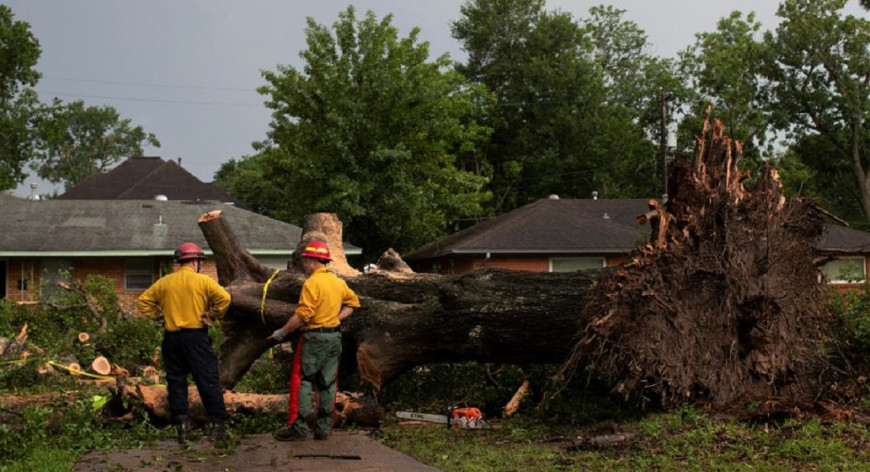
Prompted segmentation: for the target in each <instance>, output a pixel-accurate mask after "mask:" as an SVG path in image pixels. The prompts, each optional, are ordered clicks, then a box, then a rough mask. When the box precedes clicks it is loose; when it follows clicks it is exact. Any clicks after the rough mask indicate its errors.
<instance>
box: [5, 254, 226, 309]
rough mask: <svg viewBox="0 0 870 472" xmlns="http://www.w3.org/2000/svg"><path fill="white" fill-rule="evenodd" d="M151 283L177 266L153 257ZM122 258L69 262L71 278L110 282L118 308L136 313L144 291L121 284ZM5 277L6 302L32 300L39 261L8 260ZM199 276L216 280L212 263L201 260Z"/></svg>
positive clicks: (36, 295) (35, 294)
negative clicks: (164, 269)
mask: <svg viewBox="0 0 870 472" xmlns="http://www.w3.org/2000/svg"><path fill="white" fill-rule="evenodd" d="M153 260H154V267H153V272H152V281H156V280H157V279H158V278H160V267H161V266H171V267H173V268H175V267H177V266H176V265H175V264H174V263H173V261H172V259H171V258H168V257H167V258H155V259H153ZM126 261H127V259H126V258H111V257H104V258H82V259H73V260H72V261H71V262H72V271H71V274H70V275H71V276H72V280H73V281H75V282H79V283H81V282H84V281H85V280H86V279H87V278H88V276H91V275H94V276H102V277H105V278H107V279H109V280H111V281H112V284H113V287H114V290H115V293H116V294H118V298H119V305H120V306H121V308H122V309H123V310H124V311H125V312H127V313H132V312H134V311H135V310H136V298H138V297H139V295H141V294H142V293H143V292H144V291H145V290H144V289H140V290H128V289H127V288H126V284H125V273H124V267H125V263H126ZM8 267H9V268H8V274H7V277H6V299H7V300H9V301H35V300H38V299H39V285H40V283H41V282H42V277H41V274H42V264H41V261H40V260H39V259H10V260H9V261H8ZM200 272H201V273H203V274H205V275H208V276H209V277H211V278H213V279H214V280H217V266H216V265H215V262H214V260H212V259H207V260H205V261H203V263H202V268H201V270H200ZM22 277H23V278H24V280H26V281H27V283H26V285H27V288H26V289H24V290H22V289H21V288H20V286H19V280H20V279H22Z"/></svg>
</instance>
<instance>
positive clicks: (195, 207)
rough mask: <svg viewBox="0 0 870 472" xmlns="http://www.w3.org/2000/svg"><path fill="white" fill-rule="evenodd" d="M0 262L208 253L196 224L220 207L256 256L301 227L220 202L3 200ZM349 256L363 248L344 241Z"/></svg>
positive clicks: (282, 250)
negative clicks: (194, 247) (184, 247)
mask: <svg viewBox="0 0 870 472" xmlns="http://www.w3.org/2000/svg"><path fill="white" fill-rule="evenodd" d="M0 205H2V208H0V257H10V256H36V255H38V256H47V255H59V256H60V255H91V256H103V255H105V256H110V255H171V253H172V251H174V250H175V248H176V247H178V245H179V244H180V243H181V242H184V241H192V242H194V243H196V244H199V245H200V246H201V247H202V248H203V249H207V248H208V245H207V244H206V241H205V237H204V236H203V235H202V231H201V230H200V229H199V225H198V224H197V219H198V218H199V217H200V215H202V214H204V213H207V212H209V211H213V210H221V211H222V212H223V217H224V218H226V220H227V222H228V223H229V224H230V227H231V228H232V229H233V232H234V233H235V235H236V237H237V238H238V240H239V243H240V244H241V245H242V247H244V248H245V249H246V250H247V251H248V252H250V253H251V254H253V255H289V254H291V253H292V252H293V250H294V249H295V248H296V244H297V243H298V242H299V238H300V236H301V233H302V229H301V228H299V227H298V226H295V225H291V224H288V223H284V222H281V221H278V220H274V219H271V218H268V217H266V216H263V215H259V214H257V213H253V212H251V211H247V210H244V209H241V208H237V207H235V206H233V205H227V204H225V203H218V202H213V201H212V202H209V201H190V202H188V201H172V200H170V201H157V200H41V201H31V200H24V199H17V198H13V199H7V198H4V199H2V200H0ZM345 253H346V254H349V255H351V254H359V253H360V248H358V247H356V246H353V245H351V244H347V243H345Z"/></svg>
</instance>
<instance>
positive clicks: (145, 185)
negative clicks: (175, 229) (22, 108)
mask: <svg viewBox="0 0 870 472" xmlns="http://www.w3.org/2000/svg"><path fill="white" fill-rule="evenodd" d="M157 195H164V196H166V198H168V199H169V200H197V199H199V200H215V201H220V202H233V203H236V204H238V203H239V202H236V201H235V200H234V199H233V198H232V196H230V194H229V193H227V192H226V191H224V190H223V189H221V188H219V187H217V186H215V185H212V184H207V183H205V182H202V181H201V180H199V179H198V178H196V177H195V176H194V175H193V174H191V173H190V172H188V171H186V170H185V169H184V168H183V167H181V165H179V164H177V163H176V162H175V161H171V160H170V161H164V160H163V159H161V158H160V157H131V158H129V159H127V160H125V161H124V162H122V163H121V164H120V165H118V166H117V167H115V168H114V169H112V170H110V171H109V172H105V173H102V172H97V173H95V174H91V175H90V176H88V177H86V178H85V179H84V180H82V181H81V182H79V183H78V184H77V185H75V186H74V187H73V188H71V189H69V190H67V191H66V192H64V193H63V194H62V195H60V196H58V197H57V198H59V199H61V200H151V199H153V198H154V197H156V196H157Z"/></svg>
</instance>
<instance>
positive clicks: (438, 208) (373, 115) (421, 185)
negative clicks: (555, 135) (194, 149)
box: [243, 7, 489, 257]
mask: <svg viewBox="0 0 870 472" xmlns="http://www.w3.org/2000/svg"><path fill="white" fill-rule="evenodd" d="M391 22H392V16H390V15H387V16H385V17H384V18H383V19H381V20H378V19H377V18H376V17H375V15H374V14H373V13H372V12H368V13H367V14H366V15H365V17H364V18H362V19H358V18H357V17H356V15H355V11H354V8H353V7H348V9H347V10H345V11H343V12H341V13H340V14H339V18H338V21H336V22H335V24H334V25H333V27H332V31H330V30H329V29H328V28H326V27H324V26H322V25H319V24H317V23H315V22H314V20H312V19H310V18H309V19H308V26H307V28H306V40H307V45H308V48H307V49H306V50H305V51H303V52H302V53H301V57H302V59H303V60H304V62H305V65H304V68H303V69H302V71H299V70H297V69H295V68H293V67H291V66H286V65H282V66H279V67H278V70H277V71H266V72H264V73H263V75H264V77H265V79H266V81H267V82H268V85H267V86H264V87H262V88H261V89H260V91H261V93H263V94H266V95H268V96H269V97H270V98H269V100H268V101H267V106H268V107H269V108H271V109H272V110H273V114H272V122H271V124H270V130H269V132H268V138H269V139H268V140H267V141H266V142H264V143H261V145H260V147H259V149H260V154H259V156H258V157H256V159H258V160H262V161H261V162H258V163H257V164H256V167H259V169H258V172H262V175H263V178H264V179H267V180H268V181H269V183H270V185H274V186H275V187H276V188H279V189H281V192H282V195H281V196H280V197H278V198H276V200H275V201H274V202H273V205H274V207H276V208H278V210H277V211H278V212H281V213H283V214H286V215H294V217H295V219H296V221H299V220H300V219H301V218H302V217H303V216H304V215H305V214H308V213H313V212H318V211H329V212H335V213H337V214H338V215H339V217H340V218H341V219H342V221H343V222H344V223H345V225H346V226H345V228H346V234H347V235H348V239H349V240H350V241H353V242H354V243H355V244H358V245H362V246H363V247H364V248H365V251H366V253H367V254H368V255H369V257H377V256H378V255H379V254H380V253H381V251H383V250H385V249H387V248H389V247H394V248H395V249H397V250H399V251H403V250H408V249H412V248H415V247H417V246H418V245H420V244H423V243H425V242H428V241H431V240H432V239H434V238H435V237H437V236H439V235H442V234H444V232H445V230H446V228H445V221H451V220H458V219H461V218H464V217H468V216H472V215H477V214H479V213H480V212H481V211H482V210H481V203H482V202H484V201H485V200H486V199H487V198H488V195H487V194H486V192H485V191H484V190H483V186H484V185H485V183H486V180H487V179H486V174H487V172H488V170H487V168H486V166H485V165H484V164H485V163H483V162H480V161H478V160H476V154H477V148H478V146H480V145H481V144H482V143H483V142H484V141H485V139H486V137H487V135H488V132H489V130H488V129H487V128H486V127H484V126H482V125H481V124H480V123H479V120H480V118H481V116H482V114H483V111H484V107H485V105H486V104H487V102H488V100H489V99H488V96H487V94H485V93H484V92H483V91H482V89H480V88H479V87H474V86H471V85H469V84H468V83H467V81H465V80H464V78H463V77H462V76H461V75H459V74H457V73H456V72H454V71H452V70H451V69H450V67H449V66H450V60H449V58H448V57H447V56H446V55H445V56H441V57H439V58H437V59H435V60H434V61H430V60H429V47H428V44H427V43H419V42H418V40H417V36H418V34H419V31H418V30H417V29H414V30H412V31H411V32H410V34H409V35H408V37H407V38H402V39H400V38H399V37H398V32H397V30H396V28H395V27H393V26H392V25H391ZM243 165H244V164H243Z"/></svg>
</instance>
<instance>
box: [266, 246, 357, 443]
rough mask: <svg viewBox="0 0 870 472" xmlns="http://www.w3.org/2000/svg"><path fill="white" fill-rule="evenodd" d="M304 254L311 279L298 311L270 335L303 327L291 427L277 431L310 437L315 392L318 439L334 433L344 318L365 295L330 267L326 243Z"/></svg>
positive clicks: (290, 437)
mask: <svg viewBox="0 0 870 472" xmlns="http://www.w3.org/2000/svg"><path fill="white" fill-rule="evenodd" d="M301 256H302V263H303V266H304V268H305V272H306V273H307V274H308V279H306V280H305V284H303V285H302V292H301V293H300V294H299V303H298V305H297V307H296V311H295V312H294V313H293V315H292V316H291V317H290V319H289V320H287V323H286V324H285V325H284V326H282V327H280V328H278V329H277V330H275V332H274V333H272V335H271V336H269V338H268V339H270V340H272V341H278V342H280V341H281V340H282V339H284V337H285V336H287V335H288V334H290V333H291V332H293V331H295V330H297V329H299V330H300V333H299V335H298V337H297V338H296V340H295V341H294V350H293V364H292V367H291V373H290V395H289V405H288V419H287V427H285V428H282V429H279V430H278V431H276V432H275V433H274V436H275V439H277V440H279V441H300V440H305V439H308V433H309V427H308V422H307V418H308V415H309V414H310V413H311V409H312V406H311V405H312V395H313V394H314V393H315V392H316V393H317V395H318V398H319V400H320V406H319V407H318V409H317V424H316V427H315V430H314V439H327V438H329V435H330V434H331V433H332V410H333V409H334V408H335V391H336V382H337V381H338V362H339V358H340V357H341V321H342V320H343V319H345V318H347V317H348V316H350V315H351V314H352V313H353V311H354V309H355V308H359V298H358V297H357V296H356V294H355V293H354V292H353V290H351V289H350V288H349V287H348V286H347V283H346V282H345V281H344V280H342V279H340V278H338V277H337V276H336V275H335V274H333V273H332V272H329V270H328V269H327V267H326V266H327V264H328V263H329V262H330V261H331V260H332V258H331V257H330V255H329V247H328V246H327V245H326V243H324V242H322V241H318V240H312V241H311V242H309V243H308V244H307V245H306V247H305V250H304V251H303V252H302V254H301Z"/></svg>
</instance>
